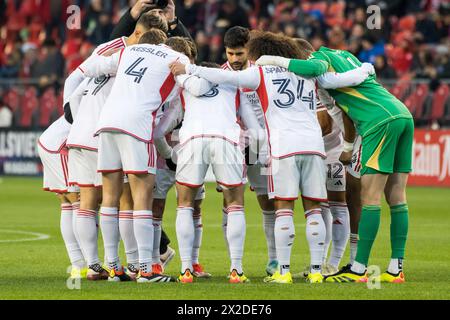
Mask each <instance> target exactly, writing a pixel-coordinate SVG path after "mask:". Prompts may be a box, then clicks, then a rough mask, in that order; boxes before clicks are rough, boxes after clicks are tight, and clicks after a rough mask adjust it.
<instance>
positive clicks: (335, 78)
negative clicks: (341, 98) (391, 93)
mask: <svg viewBox="0 0 450 320" xmlns="http://www.w3.org/2000/svg"><path fill="white" fill-rule="evenodd" d="M374 74H375V69H374V67H373V66H372V65H371V64H370V63H363V64H362V65H361V67H358V68H355V69H353V70H349V71H347V72H342V73H338V72H327V73H325V74H323V75H321V76H319V77H317V80H318V82H319V84H320V86H321V87H322V88H324V89H336V88H344V87H354V86H357V85H360V84H361V83H363V82H364V81H365V80H366V79H367V78H368V77H369V76H371V75H374Z"/></svg>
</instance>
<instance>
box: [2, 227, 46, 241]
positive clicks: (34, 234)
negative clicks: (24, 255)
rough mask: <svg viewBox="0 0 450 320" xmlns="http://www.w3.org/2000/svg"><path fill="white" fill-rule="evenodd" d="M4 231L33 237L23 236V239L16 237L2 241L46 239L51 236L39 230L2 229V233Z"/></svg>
mask: <svg viewBox="0 0 450 320" xmlns="http://www.w3.org/2000/svg"><path fill="white" fill-rule="evenodd" d="M2 233H15V234H23V235H28V236H32V237H33V238H30V237H26V238H21V239H14V240H0V243H11V242H25V241H39V240H46V239H49V238H50V236H49V235H48V234H44V233H37V232H29V231H19V230H6V229H0V234H2Z"/></svg>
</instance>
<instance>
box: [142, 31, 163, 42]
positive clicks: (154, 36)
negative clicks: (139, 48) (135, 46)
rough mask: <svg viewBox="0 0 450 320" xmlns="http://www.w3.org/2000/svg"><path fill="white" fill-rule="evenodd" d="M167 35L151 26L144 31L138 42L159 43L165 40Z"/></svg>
mask: <svg viewBox="0 0 450 320" xmlns="http://www.w3.org/2000/svg"><path fill="white" fill-rule="evenodd" d="M166 40H167V35H166V34H165V33H164V32H162V30H159V29H155V28H152V29H150V31H147V32H146V33H144V34H143V35H142V36H141V38H140V39H139V44H143V43H148V44H161V43H164V42H166Z"/></svg>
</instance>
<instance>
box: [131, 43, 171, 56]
mask: <svg viewBox="0 0 450 320" xmlns="http://www.w3.org/2000/svg"><path fill="white" fill-rule="evenodd" d="M131 51H136V52H145V53H150V54H152V55H155V56H157V57H161V58H163V59H165V58H167V56H168V55H167V53H165V52H163V51H161V50H156V49H155V48H147V47H136V46H134V47H133V48H131Z"/></svg>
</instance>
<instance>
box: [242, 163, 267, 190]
mask: <svg viewBox="0 0 450 320" xmlns="http://www.w3.org/2000/svg"><path fill="white" fill-rule="evenodd" d="M247 178H248V182H249V183H250V188H251V189H252V190H253V191H255V193H256V195H257V196H262V195H267V194H268V193H269V191H268V190H267V168H265V167H264V166H262V165H261V164H260V163H256V164H254V165H252V166H248V167H247Z"/></svg>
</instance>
